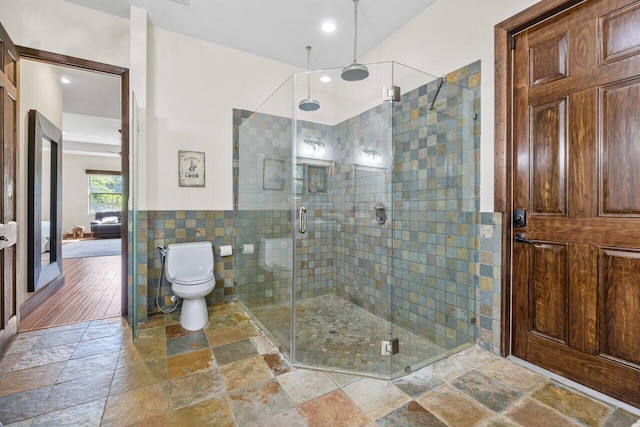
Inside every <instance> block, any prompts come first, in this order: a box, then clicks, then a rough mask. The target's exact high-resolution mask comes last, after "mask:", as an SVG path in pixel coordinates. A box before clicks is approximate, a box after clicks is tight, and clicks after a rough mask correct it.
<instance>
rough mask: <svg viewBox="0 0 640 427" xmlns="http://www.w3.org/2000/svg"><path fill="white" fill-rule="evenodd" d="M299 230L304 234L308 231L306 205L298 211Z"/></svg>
mask: <svg viewBox="0 0 640 427" xmlns="http://www.w3.org/2000/svg"><path fill="white" fill-rule="evenodd" d="M298 231H299V232H300V233H302V234H304V233H306V232H307V208H305V207H304V206H302V207H301V208H300V209H299V211H298Z"/></svg>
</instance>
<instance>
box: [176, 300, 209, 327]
mask: <svg viewBox="0 0 640 427" xmlns="http://www.w3.org/2000/svg"><path fill="white" fill-rule="evenodd" d="M208 322H209V313H208V312H207V303H206V301H205V300H204V297H203V298H195V299H183V300H182V311H181V312H180V326H182V327H183V328H184V329H186V330H187V331H199V330H200V329H202V328H204V327H205V326H206V325H207V323H208Z"/></svg>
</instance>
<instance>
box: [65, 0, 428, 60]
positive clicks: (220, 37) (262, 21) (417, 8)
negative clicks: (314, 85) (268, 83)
mask: <svg viewBox="0 0 640 427" xmlns="http://www.w3.org/2000/svg"><path fill="white" fill-rule="evenodd" d="M66 1H68V2H70V3H75V4H78V5H81V6H85V7H88V8H91V9H96V10H100V11H103V12H107V13H110V14H113V15H117V16H120V17H123V18H129V11H130V6H137V7H140V8H142V9H145V10H147V12H148V16H149V23H150V24H151V25H153V26H156V27H160V28H164V29H167V30H171V31H174V32H177V33H182V34H185V35H188V36H191V37H195V38H198V39H202V40H207V41H210V42H213V43H217V44H220V45H223V46H227V47H231V48H234V49H238V50H241V51H245V52H249V53H252V54H255V55H260V56H263V57H266V58H271V59H274V60H277V61H281V62H285V63H288V64H292V65H296V66H298V67H300V68H306V51H305V46H307V45H310V46H312V47H313V51H312V57H311V67H312V68H313V69H324V68H334V67H340V66H343V65H347V64H350V63H351V62H352V61H353V1H351V0H269V1H266V0H108V1H106V0H66ZM436 1H437V0H399V1H398V0H396V1H391V0H359V3H358V56H360V54H362V53H365V52H367V51H368V50H370V49H372V48H373V47H374V46H376V45H377V44H378V43H380V42H381V41H382V40H384V39H385V38H386V37H387V36H389V35H390V34H391V33H393V32H394V31H396V30H397V29H398V28H400V27H402V26H403V25H404V24H405V23H407V22H408V21H409V20H411V19H412V18H413V17H415V16H416V15H417V14H419V13H420V12H422V11H423V10H424V9H426V8H427V7H429V6H430V5H431V4H433V3H435V2H436ZM325 20H333V21H334V22H335V24H336V27H337V29H336V30H335V31H334V32H333V33H324V32H323V31H322V30H321V28H320V26H321V24H322V23H323V22H324V21H325Z"/></svg>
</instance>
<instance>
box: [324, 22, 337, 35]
mask: <svg viewBox="0 0 640 427" xmlns="http://www.w3.org/2000/svg"><path fill="white" fill-rule="evenodd" d="M321 28H322V31H324V32H325V33H333V32H334V31H335V30H336V23H335V22H333V21H324V22H323V23H322V26H321Z"/></svg>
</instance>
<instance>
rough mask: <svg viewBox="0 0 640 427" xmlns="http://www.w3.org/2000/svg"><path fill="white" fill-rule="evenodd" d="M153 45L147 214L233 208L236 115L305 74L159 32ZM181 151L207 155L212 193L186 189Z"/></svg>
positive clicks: (153, 37)
mask: <svg viewBox="0 0 640 427" xmlns="http://www.w3.org/2000/svg"><path fill="white" fill-rule="evenodd" d="M148 43H149V63H148V64H147V66H148V70H149V76H148V85H149V86H148V90H147V97H148V99H147V152H148V154H147V176H146V178H147V208H148V209H149V210H155V209H158V210H174V209H209V210H231V209H233V178H232V141H233V133H232V131H233V129H232V119H233V116H232V109H233V108H242V109H248V110H255V109H256V108H257V107H258V106H259V105H260V104H261V103H262V102H263V101H264V100H266V99H267V98H268V97H269V95H270V94H271V93H272V92H273V91H274V90H275V89H276V88H277V87H278V86H279V85H280V83H282V82H283V81H284V80H285V79H286V78H287V77H288V76H289V75H290V74H291V73H292V72H294V71H299V69H297V68H296V67H293V66H291V65H287V64H283V63H280V62H276V61H273V60H270V59H266V58H262V57H259V56H256V55H251V54H248V53H244V52H240V51H238V50H234V49H229V48H226V47H223V46H219V45H216V44H213V43H209V42H205V41H202V40H197V39H193V38H190V37H187V36H183V35H180V34H177V33H173V32H170V31H166V30H162V29H159V28H153V27H152V28H151V29H150V37H149V40H148ZM178 150H191V151H203V152H205V166H206V170H205V176H206V186H205V187H204V188H187V187H179V186H178Z"/></svg>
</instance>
